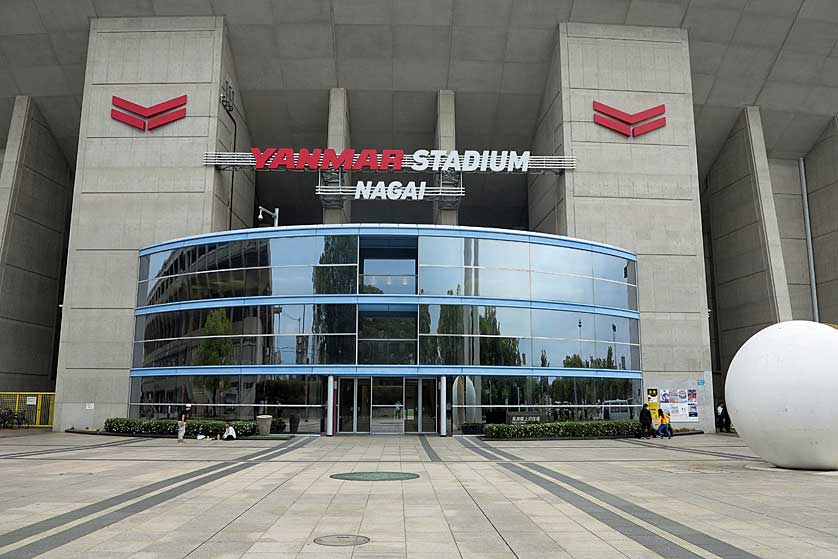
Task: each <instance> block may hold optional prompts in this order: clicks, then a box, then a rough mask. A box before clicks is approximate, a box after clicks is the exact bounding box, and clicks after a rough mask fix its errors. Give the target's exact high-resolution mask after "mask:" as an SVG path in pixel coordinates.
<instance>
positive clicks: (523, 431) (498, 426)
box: [484, 421, 640, 439]
mask: <svg viewBox="0 0 838 559" xmlns="http://www.w3.org/2000/svg"><path fill="white" fill-rule="evenodd" d="M484 432H485V433H486V438H487V439H628V438H635V437H637V436H638V435H639V434H640V422H639V421H559V422H555V423H525V424H520V425H511V424H508V423H494V424H487V425H486V426H485V427H484Z"/></svg>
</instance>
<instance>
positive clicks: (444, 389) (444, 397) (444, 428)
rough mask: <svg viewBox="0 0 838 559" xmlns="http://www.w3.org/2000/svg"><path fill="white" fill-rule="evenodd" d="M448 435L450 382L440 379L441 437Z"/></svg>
mask: <svg viewBox="0 0 838 559" xmlns="http://www.w3.org/2000/svg"><path fill="white" fill-rule="evenodd" d="M447 434H448V382H447V378H446V377H439V436H440V437H444V436H446V435H447Z"/></svg>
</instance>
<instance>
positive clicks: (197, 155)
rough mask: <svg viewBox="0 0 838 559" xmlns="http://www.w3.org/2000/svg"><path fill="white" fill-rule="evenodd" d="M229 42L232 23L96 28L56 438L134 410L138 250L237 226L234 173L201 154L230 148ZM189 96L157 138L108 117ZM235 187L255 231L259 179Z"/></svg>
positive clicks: (132, 23) (240, 216)
mask: <svg viewBox="0 0 838 559" xmlns="http://www.w3.org/2000/svg"><path fill="white" fill-rule="evenodd" d="M225 43H226V40H225V35H224V26H223V21H222V19H221V18H214V17H203V18H170V19H167V18H153V19H143V18H135V19H102V20H95V21H93V22H92V24H91V29H90V46H89V48H88V63H87V71H86V75H85V94H84V103H83V107H82V119H81V137H80V139H79V153H78V166H77V170H76V188H75V193H74V201H73V217H72V222H71V226H70V246H69V253H68V261H67V281H66V288H65V296H64V304H65V306H64V317H63V327H62V334H61V340H60V353H59V363H58V377H57V383H56V391H57V393H58V396H57V404H56V419H55V426H56V429H63V428H67V427H72V426H75V427H78V428H83V427H88V426H91V427H92V426H100V425H101V424H102V422H103V421H104V419H105V418H107V417H113V416H121V415H124V414H125V413H126V403H127V398H128V370H129V369H130V367H131V357H132V345H133V342H132V341H133V331H134V315H133V309H134V306H135V302H136V278H137V256H136V255H137V249H138V248H139V247H141V246H144V245H148V244H150V243H154V242H159V241H164V240H166V239H170V238H173V237H179V236H184V235H194V234H197V233H205V232H211V231H219V230H225V229H228V227H229V224H230V222H231V215H230V202H229V200H230V190H231V188H230V172H219V171H217V170H215V169H213V168H211V167H205V166H203V165H202V164H201V154H202V153H203V152H205V151H212V150H216V149H229V148H230V147H231V132H232V130H231V126H232V124H231V121H230V120H229V116H228V115H227V114H225V111H224V110H223V109H222V107H221V105H220V103H219V93H220V91H221V86H222V84H223V83H224V82H225V81H230V82H231V84H232V86H233V88H234V89H235V88H236V87H237V80H236V75H235V70H234V68H233V63H232V59H231V56H230V53H229V50H228V48H227V47H226V46H225ZM183 94H186V95H187V96H188V101H187V105H186V110H187V114H186V118H184V119H182V120H178V121H175V122H172V123H170V124H168V125H166V126H165V127H161V128H159V129H155V130H152V131H139V130H137V129H135V128H132V127H129V126H126V125H125V124H123V123H120V122H117V121H115V120H111V119H110V118H108V116H107V115H108V113H109V112H110V107H111V97H112V96H114V95H117V96H121V97H125V98H128V99H130V100H131V101H133V102H135V103H139V104H141V105H145V106H148V105H152V104H155V103H160V102H162V101H165V100H167V99H171V98H173V97H177V96H179V95H183ZM236 101H237V102H239V100H238V99H237V100H236ZM233 112H234V114H235V117H236V119H237V122H238V124H237V128H238V130H237V145H238V147H239V148H240V149H247V147H245V146H249V145H250V138H249V137H248V136H249V134H248V131H247V125H246V118H245V116H244V114H245V113H244V108H243V107H242V106H241V105H240V104H238V105H237V106H236V108H235V110H234V111H233ZM233 186H234V189H233V192H234V194H233V215H232V223H233V227H234V228H235V227H246V226H250V225H251V223H252V219H253V214H254V192H253V177H247V176H236V178H235V184H234V185H233ZM87 404H93V406H92V407H93V409H89V408H90V406H89V405H87Z"/></svg>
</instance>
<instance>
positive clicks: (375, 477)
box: [329, 472, 419, 481]
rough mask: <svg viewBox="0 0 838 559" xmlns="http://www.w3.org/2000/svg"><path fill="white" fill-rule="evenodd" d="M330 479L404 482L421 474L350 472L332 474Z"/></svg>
mask: <svg viewBox="0 0 838 559" xmlns="http://www.w3.org/2000/svg"><path fill="white" fill-rule="evenodd" d="M329 477H331V478H332V479H342V480H345V481H402V480H406V479H416V478H418V477H419V474H410V473H406V472H350V473H347V474H332V475H331V476H329Z"/></svg>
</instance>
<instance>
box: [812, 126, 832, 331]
mask: <svg viewBox="0 0 838 559" xmlns="http://www.w3.org/2000/svg"><path fill="white" fill-rule="evenodd" d="M805 161H806V190H807V192H808V198H809V219H810V221H811V229H812V252H813V253H814V260H815V266H814V267H815V281H816V287H817V297H818V310H819V314H820V317H819V318H820V321H821V322H828V323H831V324H838V164H836V162H838V118H831V119H830V120H829V124H828V125H827V126H826V129H825V130H824V131H823V134H821V137H820V138H819V139H818V142H817V143H816V144H815V146H814V147H813V148H812V150H811V151H810V152H809V153H808V154H807V155H806V160H805Z"/></svg>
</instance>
